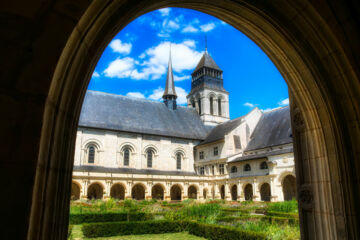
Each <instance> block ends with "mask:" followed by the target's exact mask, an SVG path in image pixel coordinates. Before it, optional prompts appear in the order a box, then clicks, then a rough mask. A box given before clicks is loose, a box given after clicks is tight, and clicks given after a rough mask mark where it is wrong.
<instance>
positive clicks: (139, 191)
mask: <svg viewBox="0 0 360 240" xmlns="http://www.w3.org/2000/svg"><path fill="white" fill-rule="evenodd" d="M131 198H132V199H135V200H144V199H145V187H144V186H143V185H142V184H140V183H138V184H135V185H134V186H133V187H132V189H131Z"/></svg>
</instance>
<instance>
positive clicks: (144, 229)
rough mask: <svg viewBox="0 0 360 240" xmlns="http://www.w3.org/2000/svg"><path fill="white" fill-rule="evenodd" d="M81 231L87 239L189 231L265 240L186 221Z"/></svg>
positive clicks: (228, 239) (220, 239)
mask: <svg viewBox="0 0 360 240" xmlns="http://www.w3.org/2000/svg"><path fill="white" fill-rule="evenodd" d="M82 231H83V233H84V236H85V237H89V238H93V237H110V236H116V235H117V236H119V235H137V234H159V233H172V232H182V231H189V233H190V234H193V235H196V236H200V237H204V238H207V239H211V240H238V239H239V240H240V239H241V240H260V239H266V236H265V235H264V234H263V233H256V232H250V231H246V230H239V229H236V228H233V227H225V226H217V225H211V224H203V223H197V222H187V221H145V222H112V223H88V224H83V226H82Z"/></svg>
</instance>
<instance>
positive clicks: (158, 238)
mask: <svg viewBox="0 0 360 240" xmlns="http://www.w3.org/2000/svg"><path fill="white" fill-rule="evenodd" d="M72 237H73V238H72V240H80V239H84V240H85V239H91V240H100V239H102V240H104V239H110V240H145V239H146V240H174V239H181V240H204V239H205V238H202V237H197V236H194V235H190V234H188V233H186V232H180V233H164V234H146V235H130V236H118V237H103V238H84V236H83V234H82V231H81V225H74V227H73V230H72Z"/></svg>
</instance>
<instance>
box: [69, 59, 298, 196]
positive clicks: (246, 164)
mask: <svg viewBox="0 0 360 240" xmlns="http://www.w3.org/2000/svg"><path fill="white" fill-rule="evenodd" d="M192 77H193V80H192V90H191V92H190V94H189V95H188V96H187V99H188V106H187V107H181V106H176V98H177V96H176V92H175V87H174V80H173V75H172V65H171V60H170V61H169V66H168V74H167V80H166V90H165V92H164V96H163V98H164V103H165V104H163V103H159V102H153V101H148V100H141V99H134V98H128V97H124V96H118V95H112V94H106V93H100V92H94V91H88V93H87V96H86V97H85V100H84V106H83V110H82V114H81V116H80V122H79V127H78V131H77V137H76V146H75V156H74V159H75V161H74V171H73V184H72V197H73V199H79V198H83V199H86V198H97V199H99V198H100V199H101V198H104V199H108V198H110V197H112V198H118V199H126V198H133V199H137V200H140V199H150V198H157V199H162V200H183V199H187V198H192V199H198V200H204V199H209V198H213V199H220V198H221V199H225V200H240V201H242V200H262V201H283V200H290V199H291V198H293V197H295V193H296V187H295V177H294V176H295V172H294V156H293V150H292V135H291V127H290V112H289V108H288V107H285V108H281V109H276V110H273V111H271V112H266V113H264V112H262V111H261V110H259V109H258V108H255V109H253V110H252V111H251V112H249V113H248V114H247V115H245V116H243V117H240V118H237V119H233V120H229V94H228V92H227V91H226V90H225V89H224V88H223V85H222V71H221V70H220V68H219V67H218V66H217V65H216V63H215V62H214V61H213V59H212V58H211V57H210V55H209V54H208V53H207V52H205V53H204V55H203V57H202V59H201V60H200V62H199V64H198V66H197V67H196V69H195V71H194V73H193V74H192ZM99 102H101V103H102V104H103V105H101V106H99ZM124 109H125V110H124Z"/></svg>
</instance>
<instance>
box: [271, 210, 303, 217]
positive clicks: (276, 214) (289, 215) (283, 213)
mask: <svg viewBox="0 0 360 240" xmlns="http://www.w3.org/2000/svg"><path fill="white" fill-rule="evenodd" d="M266 215H267V216H275V217H285V218H295V219H299V214H298V213H289V212H271V211H267V213H266Z"/></svg>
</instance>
